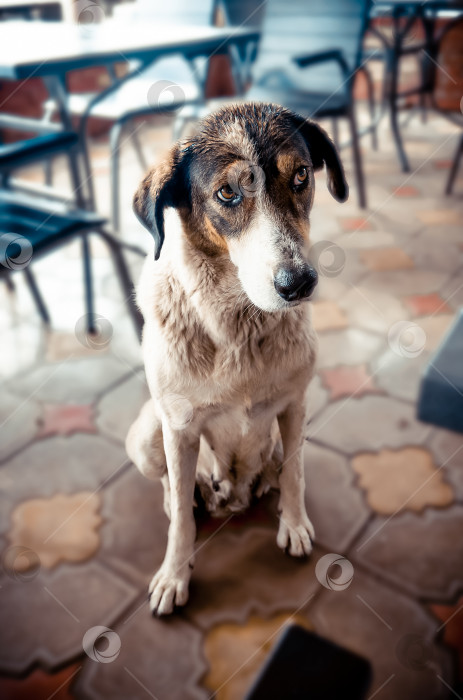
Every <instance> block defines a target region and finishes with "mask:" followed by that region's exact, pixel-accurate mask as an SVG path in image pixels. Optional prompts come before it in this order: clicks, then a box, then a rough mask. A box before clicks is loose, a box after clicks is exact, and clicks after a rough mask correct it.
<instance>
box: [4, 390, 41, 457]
mask: <svg viewBox="0 0 463 700" xmlns="http://www.w3.org/2000/svg"><path fill="white" fill-rule="evenodd" d="M40 414H41V409H40V406H39V405H38V404H37V402H36V401H34V399H33V398H31V399H29V400H28V401H24V399H21V398H19V397H17V396H14V395H13V394H11V393H10V392H9V391H8V390H7V389H5V388H4V387H2V390H1V393H0V460H4V459H6V458H7V457H8V456H9V455H11V454H13V452H16V450H19V449H20V448H21V447H22V446H23V445H26V444H27V443H28V442H30V441H31V440H32V439H33V438H34V436H35V434H36V432H37V421H38V419H39V417H40Z"/></svg>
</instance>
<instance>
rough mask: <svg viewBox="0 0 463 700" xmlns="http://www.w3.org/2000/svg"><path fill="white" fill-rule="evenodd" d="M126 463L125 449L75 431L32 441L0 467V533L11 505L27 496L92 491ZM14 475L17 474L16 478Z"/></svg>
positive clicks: (3, 529) (118, 474)
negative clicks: (1, 498)
mask: <svg viewBox="0 0 463 700" xmlns="http://www.w3.org/2000/svg"><path fill="white" fill-rule="evenodd" d="M127 466H128V458H127V455H126V454H125V450H124V449H123V448H122V447H119V446H118V445H114V444H112V443H110V442H108V441H107V440H106V439H104V438H102V437H100V436H97V435H85V434H76V435H72V436H71V437H66V438H65V437H53V438H49V439H47V440H39V441H37V442H34V443H32V444H31V445H30V446H29V447H27V448H26V449H25V450H23V451H22V452H20V453H19V454H18V455H17V456H15V457H12V458H11V459H10V460H9V461H8V462H6V463H5V464H4V465H3V466H2V468H1V469H0V495H1V496H2V497H3V500H4V501H5V502H4V505H3V506H2V508H1V509H0V532H5V531H6V530H7V528H8V527H9V521H10V514H11V512H12V510H13V508H14V507H15V506H16V505H17V504H19V503H21V501H24V500H26V499H30V498H50V497H51V496H54V495H55V494H56V493H62V494H75V493H79V492H81V491H94V490H95V489H98V488H99V487H101V485H102V484H104V483H106V482H107V481H108V480H109V479H110V478H115V477H116V476H120V475H121V473H122V472H123V470H124V469H125V468H127ZM18 475H21V478H19V476H18Z"/></svg>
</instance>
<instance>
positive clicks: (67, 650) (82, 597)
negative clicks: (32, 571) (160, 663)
mask: <svg viewBox="0 0 463 700" xmlns="http://www.w3.org/2000/svg"><path fill="white" fill-rule="evenodd" d="M2 574H3V575H2V576H1V586H2V596H1V598H0V621H1V627H2V636H3V644H2V647H1V649H0V670H1V671H3V672H8V673H19V672H23V671H25V670H26V669H27V668H28V667H29V666H30V665H31V664H32V663H33V662H39V663H40V664H41V665H42V666H44V667H45V668H51V669H54V668H56V667H58V666H59V665H61V664H63V663H65V662H67V661H69V660H71V659H73V658H74V657H76V656H77V655H80V654H82V651H83V647H82V639H83V636H84V634H85V632H86V631H87V630H88V629H90V628H91V627H94V626H96V625H104V626H108V627H110V626H111V625H112V624H113V622H114V621H115V620H116V619H117V618H118V617H119V616H120V615H121V614H122V613H123V612H124V611H125V610H126V609H127V608H128V607H129V606H130V605H131V604H132V603H133V601H134V600H135V598H136V596H137V595H138V593H139V591H138V590H137V589H136V588H135V587H134V586H132V585H131V584H129V583H127V582H126V581H124V580H123V579H121V578H120V577H118V576H116V575H115V573H114V572H112V571H109V570H107V569H105V568H103V567H102V566H100V565H99V564H97V563H96V562H94V561H92V562H90V563H88V564H85V565H75V564H74V565H72V564H71V565H69V564H63V565H61V566H59V567H58V568H56V569H54V570H52V571H47V570H46V569H44V568H43V567H42V568H41V569H40V570H38V571H37V573H36V575H35V576H33V577H32V578H25V577H23V576H22V575H21V574H17V575H16V576H8V575H7V574H6V573H4V571H3V572H2Z"/></svg>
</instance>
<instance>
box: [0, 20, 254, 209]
mask: <svg viewBox="0 0 463 700" xmlns="http://www.w3.org/2000/svg"><path fill="white" fill-rule="evenodd" d="M258 38H259V32H258V30H256V29H246V28H240V27H237V28H235V27H233V28H230V27H221V28H218V27H198V26H173V25H164V26H163V25H158V24H153V23H152V22H149V23H134V24H129V25H127V23H122V22H117V21H114V20H105V21H104V22H101V23H100V24H91V25H70V24H65V23H61V22H41V21H37V22H16V21H11V22H7V23H4V24H0V79H7V80H8V79H9V80H22V81H27V80H28V79H30V78H43V79H44V81H45V82H46V84H47V87H48V90H49V92H50V95H51V97H52V98H53V99H54V100H55V101H56V103H57V105H58V112H59V116H60V122H61V123H60V125H58V126H57V125H56V124H53V123H52V122H50V121H47V120H41V121H39V120H31V119H24V118H22V117H19V116H16V115H6V114H0V126H1V125H2V124H3V125H6V126H10V127H12V128H15V129H23V130H29V131H30V130H34V129H35V130H36V131H37V132H39V133H40V132H42V133H43V132H50V131H53V130H56V129H66V130H67V131H71V130H72V120H71V114H70V112H69V110H68V99H67V98H68V93H67V86H66V75H67V73H68V72H69V71H72V70H76V69H82V68H89V67H91V66H113V65H114V63H117V62H121V61H125V62H129V61H137V63H138V65H137V67H136V68H135V69H134V70H132V71H131V72H129V73H127V74H126V75H125V76H124V77H123V78H121V79H119V80H116V81H115V82H114V83H113V84H111V85H110V86H109V87H108V88H107V89H106V90H104V91H102V92H101V93H99V94H98V96H97V97H96V98H95V99H94V100H92V101H91V104H90V105H89V108H91V107H92V106H93V105H94V104H95V103H96V102H97V101H98V100H101V99H104V98H105V97H106V96H107V95H108V94H109V93H111V92H113V91H115V90H117V89H118V87H120V85H121V84H122V83H123V82H125V81H126V80H130V79H131V78H132V77H134V76H135V75H137V74H138V73H139V72H141V71H142V70H143V69H144V68H146V67H147V66H148V65H150V64H152V63H154V62H155V61H157V60H158V59H160V58H164V57H166V56H169V55H174V54H177V55H181V56H184V57H185V58H186V59H187V60H193V59H195V58H198V57H200V56H203V57H210V56H211V55H213V54H215V53H219V52H220V53H225V52H226V51H228V49H229V47H230V46H232V45H237V46H238V47H240V46H243V45H246V44H247V43H248V42H255V41H257V40H258ZM79 150H80V152H81V153H82V155H83V159H84V167H85V171H86V176H85V179H84V181H85V183H86V185H87V190H88V192H87V197H85V196H84V192H83V191H82V178H81V176H80V174H79V168H78V163H77V162H75V163H74V166H73V173H72V179H73V186H74V189H75V191H76V199H77V204H78V206H80V207H86V208H94V206H95V205H94V196H93V188H92V181H91V172H90V166H89V159H88V153H87V149H86V144H85V139H84V138H82V134H81V138H80V142H79Z"/></svg>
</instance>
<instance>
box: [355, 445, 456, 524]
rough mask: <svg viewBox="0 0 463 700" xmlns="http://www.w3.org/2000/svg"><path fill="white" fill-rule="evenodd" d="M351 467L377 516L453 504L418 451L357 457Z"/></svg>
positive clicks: (430, 463)
mask: <svg viewBox="0 0 463 700" xmlns="http://www.w3.org/2000/svg"><path fill="white" fill-rule="evenodd" d="M351 464H352V468H353V470H354V471H355V472H356V473H357V474H358V483H359V486H360V487H361V488H362V489H364V491H365V492H366V499H367V501H368V503H369V505H370V506H371V508H372V509H373V510H375V511H376V512H377V513H380V514H381V515H393V514H394V513H395V512H396V511H397V510H401V509H406V510H414V511H417V512H420V511H422V510H423V509H424V508H426V507H427V506H434V507H439V508H444V507H445V506H448V505H449V504H450V503H452V501H453V491H452V489H451V487H450V486H449V485H448V484H447V483H445V481H443V476H444V475H443V474H442V472H440V471H439V470H438V469H436V466H435V464H434V462H433V459H432V455H431V454H430V453H429V452H428V451H427V450H425V449H423V448H421V447H405V448H404V449H402V450H395V451H392V450H381V452H378V453H371V452H367V453H360V454H357V455H356V456H355V457H354V458H353V459H352V461H351Z"/></svg>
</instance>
